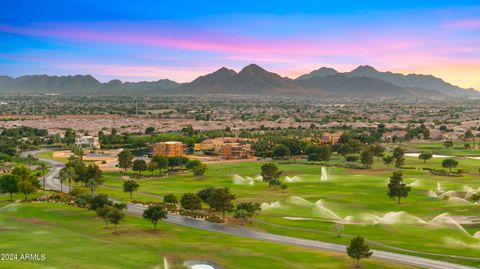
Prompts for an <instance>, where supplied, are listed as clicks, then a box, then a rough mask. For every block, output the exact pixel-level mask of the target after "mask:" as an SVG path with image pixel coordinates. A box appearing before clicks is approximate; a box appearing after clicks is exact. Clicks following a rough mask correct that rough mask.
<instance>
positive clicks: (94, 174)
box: [86, 163, 103, 193]
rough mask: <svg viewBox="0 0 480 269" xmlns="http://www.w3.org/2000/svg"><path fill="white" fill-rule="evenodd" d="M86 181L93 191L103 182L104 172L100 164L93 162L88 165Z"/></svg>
mask: <svg viewBox="0 0 480 269" xmlns="http://www.w3.org/2000/svg"><path fill="white" fill-rule="evenodd" d="M86 183H87V185H88V187H89V188H90V190H91V191H92V193H93V192H94V191H95V189H96V188H97V186H98V185H102V183H103V172H102V170H101V169H100V167H98V165H96V164H94V163H91V164H89V165H88V166H87V173H86Z"/></svg>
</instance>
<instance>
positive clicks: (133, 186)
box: [123, 180, 140, 199]
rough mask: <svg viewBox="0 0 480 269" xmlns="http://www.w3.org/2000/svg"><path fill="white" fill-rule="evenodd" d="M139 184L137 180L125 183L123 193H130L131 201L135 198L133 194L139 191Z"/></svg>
mask: <svg viewBox="0 0 480 269" xmlns="http://www.w3.org/2000/svg"><path fill="white" fill-rule="evenodd" d="M139 186H140V185H138V183H137V182H136V181H135V180H127V181H125V182H123V191H124V192H128V193H130V199H131V198H132V197H133V192H134V191H136V190H138V187H139Z"/></svg>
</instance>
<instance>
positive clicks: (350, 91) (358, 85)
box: [298, 73, 444, 97]
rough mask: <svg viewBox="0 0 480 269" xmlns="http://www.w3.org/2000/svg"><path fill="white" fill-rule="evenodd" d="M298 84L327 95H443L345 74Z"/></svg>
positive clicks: (312, 79) (314, 78)
mask: <svg viewBox="0 0 480 269" xmlns="http://www.w3.org/2000/svg"><path fill="white" fill-rule="evenodd" d="M298 83H300V84H301V85H303V86H305V87H309V88H313V87H315V88H318V89H320V90H323V91H325V92H328V93H329V94H334V95H344V96H348V95H351V96H382V97H399V96H406V97H407V96H423V97H428V96H437V97H438V96H443V95H444V94H443V93H440V92H436V91H431V90H425V89H421V88H407V87H400V86H397V85H395V84H392V83H390V82H386V81H383V80H380V79H376V78H370V77H348V76H347V75H345V74H341V73H339V74H336V75H332V76H325V77H320V76H313V77H310V78H309V79H300V80H298Z"/></svg>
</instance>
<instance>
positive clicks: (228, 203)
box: [208, 187, 237, 219]
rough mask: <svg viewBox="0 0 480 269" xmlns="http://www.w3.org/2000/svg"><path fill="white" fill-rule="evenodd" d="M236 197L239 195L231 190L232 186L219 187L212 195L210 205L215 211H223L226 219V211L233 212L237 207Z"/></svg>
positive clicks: (209, 200)
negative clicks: (235, 205) (235, 203)
mask: <svg viewBox="0 0 480 269" xmlns="http://www.w3.org/2000/svg"><path fill="white" fill-rule="evenodd" d="M235 199H237V196H236V195H235V194H233V193H231V192H230V188H228V187H223V188H218V189H216V190H215V191H214V192H213V193H212V194H211V195H210V197H209V199H208V205H209V206H210V208H213V209H215V211H218V212H222V216H223V218H224V219H225V212H232V211H233V209H234V208H235V207H234V205H233V201H234V200H235Z"/></svg>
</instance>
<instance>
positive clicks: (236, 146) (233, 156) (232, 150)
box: [218, 143, 253, 160]
mask: <svg viewBox="0 0 480 269" xmlns="http://www.w3.org/2000/svg"><path fill="white" fill-rule="evenodd" d="M218 154H219V156H220V159H223V160H239V159H249V158H251V157H252V156H253V155H252V145H251V144H240V143H225V144H223V145H221V146H220V148H219V150H218Z"/></svg>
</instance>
